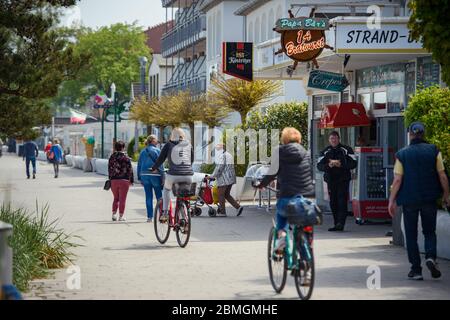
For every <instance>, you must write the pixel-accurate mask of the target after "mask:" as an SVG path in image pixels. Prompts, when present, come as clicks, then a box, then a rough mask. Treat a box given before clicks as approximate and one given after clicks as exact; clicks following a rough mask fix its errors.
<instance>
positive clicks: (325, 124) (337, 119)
mask: <svg viewBox="0 0 450 320" xmlns="http://www.w3.org/2000/svg"><path fill="white" fill-rule="evenodd" d="M369 125H370V120H369V118H368V117H367V114H366V109H365V108H364V105H363V104H362V103H356V102H344V103H340V104H330V105H327V106H325V107H324V109H323V111H322V117H321V118H320V123H319V128H321V129H328V128H344V127H361V126H369Z"/></svg>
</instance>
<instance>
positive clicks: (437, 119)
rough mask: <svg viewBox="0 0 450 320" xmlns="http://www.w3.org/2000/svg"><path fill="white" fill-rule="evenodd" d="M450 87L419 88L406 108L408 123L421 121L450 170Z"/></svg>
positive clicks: (429, 140) (428, 139)
mask: <svg viewBox="0 0 450 320" xmlns="http://www.w3.org/2000/svg"><path fill="white" fill-rule="evenodd" d="M449 110H450V89H449V88H439V87H438V86H432V87H429V88H426V89H422V90H419V91H418V92H417V93H416V94H415V95H414V96H412V97H411V99H410V100H409V104H408V108H406V110H405V121H406V125H407V126H409V125H410V124H411V123H412V122H414V121H421V122H423V123H424V125H425V138H426V140H427V141H428V142H431V143H433V144H435V145H437V146H438V148H439V149H440V151H441V152H442V156H443V158H444V163H445V166H446V168H447V170H450V117H449Z"/></svg>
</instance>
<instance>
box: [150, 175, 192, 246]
mask: <svg viewBox="0 0 450 320" xmlns="http://www.w3.org/2000/svg"><path fill="white" fill-rule="evenodd" d="M196 186H197V184H196V183H174V184H173V186H172V192H173V194H174V195H175V197H176V198H177V199H176V205H175V210H172V209H173V208H172V201H171V202H170V206H169V214H168V215H163V202H162V199H160V200H159V201H158V202H157V204H156V206H155V211H154V224H153V225H154V227H155V234H156V239H158V241H159V243H161V244H164V243H166V242H167V239H169V234H170V230H171V229H172V230H173V231H174V232H175V234H176V237H177V242H178V245H179V246H180V247H182V248H184V247H186V245H187V244H188V242H189V238H190V236H191V214H190V204H189V201H190V199H191V197H192V196H194V195H195V189H196Z"/></svg>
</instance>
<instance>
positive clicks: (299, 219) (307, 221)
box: [284, 197, 322, 226]
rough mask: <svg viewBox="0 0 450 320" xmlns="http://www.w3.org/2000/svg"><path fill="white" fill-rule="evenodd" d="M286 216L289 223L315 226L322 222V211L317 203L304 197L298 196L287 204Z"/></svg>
mask: <svg viewBox="0 0 450 320" xmlns="http://www.w3.org/2000/svg"><path fill="white" fill-rule="evenodd" d="M284 211H285V216H286V218H287V221H288V223H289V224H295V225H299V226H313V225H320V224H322V213H321V212H320V210H319V208H318V207H317V206H316V204H315V203H314V202H312V201H310V200H308V199H305V198H303V197H296V198H294V199H292V200H290V201H289V202H288V204H287V205H286V209H285V210H284Z"/></svg>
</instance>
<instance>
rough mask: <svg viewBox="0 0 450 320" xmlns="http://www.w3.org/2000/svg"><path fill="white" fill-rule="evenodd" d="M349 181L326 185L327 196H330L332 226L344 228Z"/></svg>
mask: <svg viewBox="0 0 450 320" xmlns="http://www.w3.org/2000/svg"><path fill="white" fill-rule="evenodd" d="M349 184H350V181H341V182H331V183H328V195H329V196H330V207H331V212H333V218H334V225H335V226H336V225H337V224H340V225H342V226H345V220H346V219H347V213H348V212H347V211H348V209H347V201H348V188H349Z"/></svg>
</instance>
